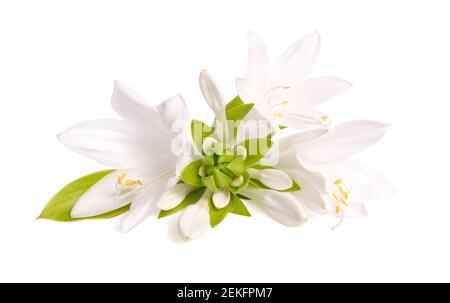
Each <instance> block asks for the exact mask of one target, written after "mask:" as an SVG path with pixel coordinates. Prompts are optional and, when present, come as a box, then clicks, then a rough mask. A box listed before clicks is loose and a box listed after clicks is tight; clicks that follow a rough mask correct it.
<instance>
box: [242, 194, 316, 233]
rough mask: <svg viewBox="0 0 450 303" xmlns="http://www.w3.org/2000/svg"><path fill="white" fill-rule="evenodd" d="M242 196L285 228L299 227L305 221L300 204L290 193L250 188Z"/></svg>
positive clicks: (303, 211)
mask: <svg viewBox="0 0 450 303" xmlns="http://www.w3.org/2000/svg"><path fill="white" fill-rule="evenodd" d="M243 195H246V196H248V197H250V198H252V199H253V200H254V201H255V203H257V204H258V205H261V206H262V208H263V209H264V210H265V211H266V212H267V214H269V215H270V216H271V217H272V218H273V219H275V220H276V221H278V222H279V223H281V224H284V225H286V226H292V227H294V226H299V225H302V224H303V223H305V222H306V220H307V218H306V213H305V210H304V209H303V207H302V206H301V204H300V202H299V201H298V200H297V199H296V198H295V197H294V196H293V195H292V194H290V193H280V192H277V191H273V190H265V189H253V188H252V189H246V190H244V191H243Z"/></svg>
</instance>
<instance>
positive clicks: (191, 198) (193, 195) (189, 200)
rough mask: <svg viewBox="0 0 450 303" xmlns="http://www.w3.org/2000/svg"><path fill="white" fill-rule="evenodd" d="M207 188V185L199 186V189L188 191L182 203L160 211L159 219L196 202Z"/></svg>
mask: <svg viewBox="0 0 450 303" xmlns="http://www.w3.org/2000/svg"><path fill="white" fill-rule="evenodd" d="M205 190H206V188H205V187H201V188H197V189H195V190H193V191H191V192H190V193H188V194H187V195H186V198H184V200H183V201H181V203H180V204H178V205H177V206H176V207H174V208H172V209H169V210H161V211H160V212H159V215H158V219H160V218H164V217H167V216H170V215H173V214H175V213H177V212H179V211H181V210H183V209H185V208H186V207H188V206H189V205H191V204H194V203H195V202H197V201H198V200H200V198H201V197H202V196H203V194H204V193H205Z"/></svg>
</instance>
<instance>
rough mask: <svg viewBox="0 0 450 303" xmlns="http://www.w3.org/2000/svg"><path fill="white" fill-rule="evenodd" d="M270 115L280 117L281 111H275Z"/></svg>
mask: <svg viewBox="0 0 450 303" xmlns="http://www.w3.org/2000/svg"><path fill="white" fill-rule="evenodd" d="M272 116H273V117H274V118H280V117H281V116H282V115H281V113H279V112H275V113H273V114H272Z"/></svg>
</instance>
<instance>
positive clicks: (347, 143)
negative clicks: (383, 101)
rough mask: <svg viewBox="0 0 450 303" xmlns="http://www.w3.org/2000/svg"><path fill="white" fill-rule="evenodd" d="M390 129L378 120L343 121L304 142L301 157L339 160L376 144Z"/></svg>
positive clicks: (321, 160)
mask: <svg viewBox="0 0 450 303" xmlns="http://www.w3.org/2000/svg"><path fill="white" fill-rule="evenodd" d="M388 130H389V125H388V124H385V123H381V122H377V121H370V120H354V121H350V122H347V123H343V124H340V125H338V126H336V127H335V128H332V129H330V131H329V132H328V133H326V134H325V135H323V136H321V137H318V138H316V139H314V140H311V141H309V142H307V144H303V145H302V146H301V148H298V153H299V157H306V158H309V159H311V160H315V161H319V162H333V161H339V160H342V159H345V158H347V157H350V156H353V155H354V154H356V153H359V152H361V151H363V150H364V149H366V148H367V147H369V146H370V145H372V144H375V143H376V142H377V141H378V140H380V139H381V138H382V137H383V136H384V135H385V134H386V132H387V131H388Z"/></svg>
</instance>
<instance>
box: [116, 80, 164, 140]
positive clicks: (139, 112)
mask: <svg viewBox="0 0 450 303" xmlns="http://www.w3.org/2000/svg"><path fill="white" fill-rule="evenodd" d="M111 105H112V107H113V108H114V110H115V111H116V112H117V113H118V114H119V115H120V116H121V117H122V118H123V119H125V120H127V121H129V122H131V123H133V124H135V125H138V126H139V127H142V128H144V129H145V130H146V131H148V132H151V133H153V134H167V129H166V128H165V127H164V126H163V125H162V122H161V119H160V114H159V112H158V111H157V110H156V109H155V108H154V107H153V106H151V105H149V104H147V103H146V102H145V101H144V100H143V99H142V98H141V97H139V96H138V95H137V94H136V93H135V92H134V91H133V90H131V88H130V87H128V86H127V85H125V84H124V83H123V82H120V81H115V82H114V91H113V95H112V97H111Z"/></svg>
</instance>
